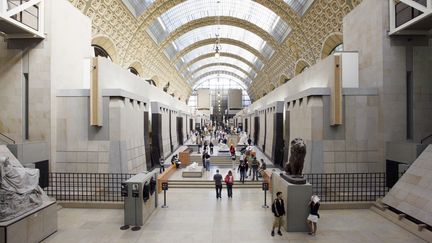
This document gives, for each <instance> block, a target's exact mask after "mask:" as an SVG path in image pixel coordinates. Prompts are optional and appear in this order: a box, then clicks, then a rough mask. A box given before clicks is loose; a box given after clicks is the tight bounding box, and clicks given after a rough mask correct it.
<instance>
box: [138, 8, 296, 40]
mask: <svg viewBox="0 0 432 243" xmlns="http://www.w3.org/2000/svg"><path fill="white" fill-rule="evenodd" d="M130 1H132V0H130ZM212 16H214V17H215V22H216V16H229V17H234V18H238V19H242V20H245V21H248V22H250V23H252V24H254V25H256V26H258V27H260V28H261V29H263V30H265V31H267V32H268V33H269V34H271V35H272V36H273V37H274V38H275V39H276V40H277V41H278V42H279V43H282V42H283V40H284V39H285V38H286V36H287V35H288V34H289V32H290V31H291V28H290V27H289V26H288V24H287V23H286V22H285V21H283V20H282V19H281V18H280V17H279V16H278V15H277V14H276V13H274V12H273V11H271V10H270V9H268V8H266V7H264V6H263V5H261V4H259V3H257V2H255V1H250V0H220V3H219V4H218V3H217V0H189V1H185V2H182V3H180V4H178V5H176V6H174V7H173V8H171V9H169V10H168V11H166V12H165V13H163V14H162V15H161V16H160V17H159V18H158V19H156V20H155V21H154V22H153V23H152V24H151V25H150V27H149V29H148V30H147V31H148V32H150V33H151V35H152V36H153V37H154V39H155V41H156V42H157V43H159V44H160V43H161V42H162V40H164V39H165V38H166V36H168V35H169V33H171V32H173V31H174V30H176V29H177V28H179V27H180V26H182V25H184V24H187V23H188V22H191V21H193V20H197V19H201V18H205V17H212ZM163 27H165V30H164V29H163Z"/></svg>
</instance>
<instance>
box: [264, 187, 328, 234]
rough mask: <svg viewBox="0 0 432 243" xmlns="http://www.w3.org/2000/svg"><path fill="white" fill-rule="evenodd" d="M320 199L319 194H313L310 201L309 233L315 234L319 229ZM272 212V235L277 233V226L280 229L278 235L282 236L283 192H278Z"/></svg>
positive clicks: (307, 219)
mask: <svg viewBox="0 0 432 243" xmlns="http://www.w3.org/2000/svg"><path fill="white" fill-rule="evenodd" d="M319 202H320V199H319V197H318V196H317V195H312V196H311V199H310V201H309V204H308V207H309V215H308V217H307V218H306V223H307V225H308V227H309V235H312V236H314V235H315V234H316V231H317V223H318V219H319V217H320V215H319V213H318V210H319V207H320V203H319ZM271 209H272V213H273V214H274V220H273V227H272V231H271V236H274V235H275V232H274V230H275V228H277V229H278V232H277V233H278V235H280V236H282V232H281V227H282V225H283V216H285V214H286V213H285V204H284V200H283V199H282V192H277V193H276V199H275V200H274V201H273V203H272V207H271Z"/></svg>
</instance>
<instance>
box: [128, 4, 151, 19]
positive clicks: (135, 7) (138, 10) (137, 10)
mask: <svg viewBox="0 0 432 243" xmlns="http://www.w3.org/2000/svg"><path fill="white" fill-rule="evenodd" d="M154 1H155V0H123V3H124V4H125V5H126V7H127V8H128V9H129V11H131V13H132V14H133V15H135V17H139V16H140V15H141V14H142V13H144V11H145V10H146V9H147V8H148V7H150V5H151V4H152V3H153V2H154Z"/></svg>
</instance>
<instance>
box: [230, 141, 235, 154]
mask: <svg viewBox="0 0 432 243" xmlns="http://www.w3.org/2000/svg"><path fill="white" fill-rule="evenodd" d="M230 154H231V157H233V156H235V148H234V145H233V144H231V146H230Z"/></svg>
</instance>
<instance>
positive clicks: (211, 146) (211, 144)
mask: <svg viewBox="0 0 432 243" xmlns="http://www.w3.org/2000/svg"><path fill="white" fill-rule="evenodd" d="M209 147H210V154H213V147H214V145H213V142H212V141H210V145H209Z"/></svg>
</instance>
